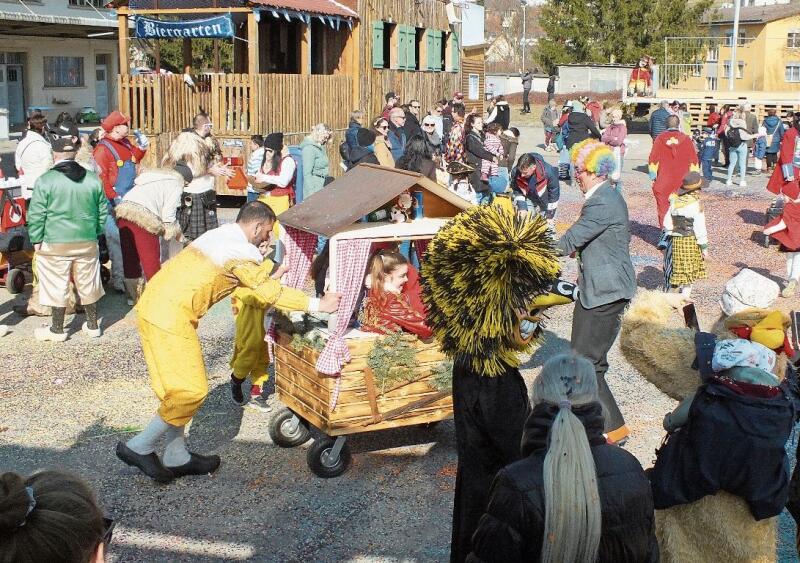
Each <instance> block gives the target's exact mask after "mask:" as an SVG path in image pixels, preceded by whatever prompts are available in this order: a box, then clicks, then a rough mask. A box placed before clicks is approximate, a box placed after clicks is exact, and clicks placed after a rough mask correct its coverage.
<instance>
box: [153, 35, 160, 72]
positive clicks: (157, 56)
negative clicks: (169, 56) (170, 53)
mask: <svg viewBox="0 0 800 563" xmlns="http://www.w3.org/2000/svg"><path fill="white" fill-rule="evenodd" d="M153 57H155V60H156V74H161V41H159V40H158V39H156V40H155V48H154V49H153Z"/></svg>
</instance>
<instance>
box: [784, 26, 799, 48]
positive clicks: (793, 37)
mask: <svg viewBox="0 0 800 563" xmlns="http://www.w3.org/2000/svg"><path fill="white" fill-rule="evenodd" d="M786 46H787V47H788V48H789V49H800V31H797V30H792V31H790V32H789V34H788V35H787V37H786Z"/></svg>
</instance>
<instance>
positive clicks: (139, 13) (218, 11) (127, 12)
mask: <svg viewBox="0 0 800 563" xmlns="http://www.w3.org/2000/svg"><path fill="white" fill-rule="evenodd" d="M227 13H242V14H247V13H250V14H252V13H253V10H252V9H251V8H192V9H186V8H171V9H168V8H164V9H161V10H131V9H130V8H117V14H119V15H123V14H124V15H129V16H147V15H158V14H172V15H178V14H227Z"/></svg>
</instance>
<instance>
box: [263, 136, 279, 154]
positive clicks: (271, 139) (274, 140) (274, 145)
mask: <svg viewBox="0 0 800 563" xmlns="http://www.w3.org/2000/svg"><path fill="white" fill-rule="evenodd" d="M264 148H265V149H270V150H272V151H274V152H281V149H283V133H270V134H269V135H267V136H266V138H265V139H264Z"/></svg>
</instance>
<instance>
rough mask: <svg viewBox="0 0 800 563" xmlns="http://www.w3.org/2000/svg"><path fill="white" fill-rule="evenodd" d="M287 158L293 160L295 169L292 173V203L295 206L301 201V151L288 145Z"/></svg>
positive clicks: (295, 146)
mask: <svg viewBox="0 0 800 563" xmlns="http://www.w3.org/2000/svg"><path fill="white" fill-rule="evenodd" d="M289 156H291V157H292V159H293V160H294V165H295V167H296V171H295V173H294V174H295V177H294V203H295V205H297V204H298V203H300V202H301V201H303V151H302V149H300V145H290V146H289Z"/></svg>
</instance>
